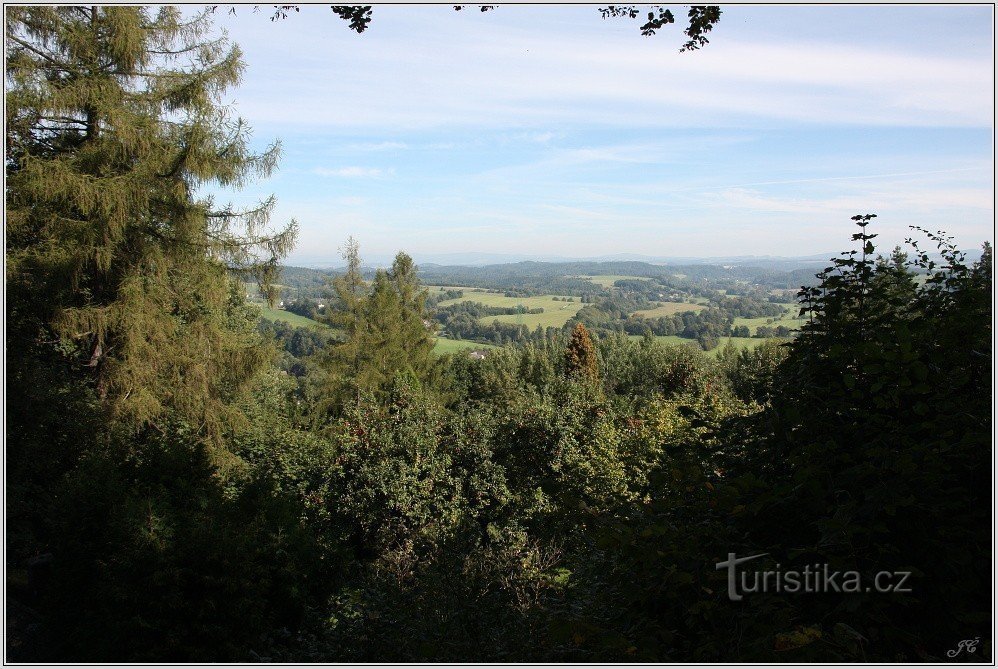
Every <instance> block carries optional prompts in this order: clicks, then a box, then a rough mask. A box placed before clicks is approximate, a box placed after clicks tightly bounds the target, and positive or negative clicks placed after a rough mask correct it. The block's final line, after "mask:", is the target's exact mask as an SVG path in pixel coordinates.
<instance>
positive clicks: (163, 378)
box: [5, 6, 297, 436]
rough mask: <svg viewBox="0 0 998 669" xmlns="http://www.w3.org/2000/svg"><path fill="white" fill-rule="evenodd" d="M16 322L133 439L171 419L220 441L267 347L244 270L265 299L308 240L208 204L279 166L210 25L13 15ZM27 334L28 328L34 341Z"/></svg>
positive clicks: (230, 49)
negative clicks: (240, 287) (233, 403)
mask: <svg viewBox="0 0 998 669" xmlns="http://www.w3.org/2000/svg"><path fill="white" fill-rule="evenodd" d="M5 18H6V31H5V42H6V58H7V66H6V78H7V82H6V83H7V106H6V122H7V133H6V142H7V161H6V176H7V192H6V214H7V238H6V241H7V270H8V271H7V288H8V298H9V299H8V314H7V315H8V318H11V319H12V320H14V321H15V322H18V323H20V324H22V330H21V332H22V335H23V336H24V337H25V339H26V340H30V343H28V344H26V346H27V347H28V348H31V347H35V350H37V348H38V347H47V348H48V350H49V351H50V352H51V351H52V350H57V351H58V352H59V355H60V356H61V357H62V359H63V360H64V361H65V362H66V363H68V365H69V366H70V368H71V369H72V370H73V372H72V373H73V374H76V375H81V376H83V377H84V378H86V379H87V381H88V382H89V383H91V384H92V385H93V388H94V389H95V391H96V393H97V396H98V397H99V398H100V404H101V405H102V406H103V407H105V408H106V409H107V410H108V412H109V414H110V415H111V416H113V417H114V418H115V419H117V420H118V421H120V422H121V423H123V424H127V425H132V426H141V425H148V424H155V423H156V421H157V420H159V419H160V418H161V417H162V416H163V415H164V414H166V413H168V412H169V413H172V415H174V416H176V417H179V418H181V419H183V420H185V421H187V422H188V423H189V424H190V425H192V426H193V427H194V428H195V429H196V430H197V431H198V433H199V434H202V435H208V434H210V435H215V436H217V435H218V434H219V433H220V431H221V430H223V429H224V428H225V426H226V425H227V424H229V423H230V419H232V418H234V417H235V416H234V414H233V411H232V410H231V409H229V408H228V404H227V403H226V401H225V397H226V394H227V393H228V392H230V391H232V390H233V389H236V388H238V387H240V386H241V385H242V384H244V383H245V382H246V381H247V380H248V379H249V378H251V377H252V376H253V375H254V374H255V372H256V371H257V370H258V369H259V368H260V365H261V364H262V363H263V362H264V361H265V359H266V349H264V348H263V347H261V346H260V345H259V342H258V341H257V339H256V337H255V336H254V334H253V329H252V320H251V318H250V317H249V316H248V315H247V314H246V313H245V312H244V311H241V309H240V308H241V300H239V299H238V295H237V292H238V291H237V289H236V286H235V285H234V283H233V280H232V278H231V273H232V271H233V270H235V271H241V272H253V273H255V274H256V276H257V278H258V279H259V280H260V282H261V285H263V286H266V285H268V283H269V279H270V278H271V277H272V276H273V274H274V272H275V271H276V270H277V260H278V259H279V258H281V257H282V256H283V255H285V254H286V253H287V252H288V251H289V250H290V249H291V248H292V245H293V243H294V240H295V237H296V231H297V229H296V225H295V223H294V222H293V221H292V222H291V223H290V224H289V225H288V226H286V227H284V228H283V229H281V230H278V231H272V230H271V229H270V228H269V227H268V223H269V215H270V213H271V211H272V209H273V206H274V200H273V198H270V199H268V200H266V201H264V202H262V203H261V204H260V205H259V206H258V207H256V208H253V209H251V210H236V209H234V208H233V207H232V206H231V205H227V206H216V204H215V202H214V200H213V198H212V197H211V196H209V195H204V194H203V193H204V192H205V191H206V190H208V189H211V188H219V189H224V188H238V187H241V186H243V185H244V184H246V183H247V182H249V181H250V180H251V179H253V178H255V177H261V176H266V175H268V174H269V173H270V172H271V171H272V170H273V169H274V167H275V165H276V161H277V159H278V154H279V146H278V145H277V144H274V145H272V146H271V147H269V148H268V149H267V150H265V151H264V152H262V153H259V154H257V153H254V152H253V151H251V149H250V146H249V132H250V131H249V128H248V127H247V126H246V125H245V124H244V123H243V121H242V120H241V119H237V118H232V117H231V116H230V114H229V113H228V110H227V109H226V108H225V107H224V106H223V105H222V104H221V102H220V95H221V94H222V93H223V92H224V91H225V90H226V89H227V88H229V87H230V86H233V85H234V84H236V83H237V82H238V81H239V79H240V75H241V72H242V70H243V62H242V60H241V54H240V51H239V49H238V48H237V47H235V46H232V45H230V44H229V42H228V41H227V40H226V39H225V37H224V36H223V37H212V36H211V34H210V30H211V23H210V21H209V20H208V17H207V14H200V15H198V16H195V17H193V18H185V17H184V16H182V14H181V13H180V11H179V10H178V9H176V8H171V7H163V8H160V9H157V10H153V9H149V8H144V7H80V6H72V7H42V6H31V7H8V8H7V9H6V16H5ZM24 324H29V325H28V326H24Z"/></svg>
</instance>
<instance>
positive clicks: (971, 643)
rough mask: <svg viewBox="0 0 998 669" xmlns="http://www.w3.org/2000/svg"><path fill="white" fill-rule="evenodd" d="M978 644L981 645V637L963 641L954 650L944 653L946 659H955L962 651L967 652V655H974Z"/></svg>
mask: <svg viewBox="0 0 998 669" xmlns="http://www.w3.org/2000/svg"><path fill="white" fill-rule="evenodd" d="M979 643H981V637H975V638H973V639H964V640H963V641H961V642H960V643H959V644H958V645H957V647H956V648H955V649H953V650H948V651H946V657H956V656H958V655H959V654H960V653H962V652H963V651H967V653H968V654H970V653H975V652H977V644H979Z"/></svg>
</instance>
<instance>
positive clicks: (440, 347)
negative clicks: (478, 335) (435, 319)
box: [433, 337, 496, 355]
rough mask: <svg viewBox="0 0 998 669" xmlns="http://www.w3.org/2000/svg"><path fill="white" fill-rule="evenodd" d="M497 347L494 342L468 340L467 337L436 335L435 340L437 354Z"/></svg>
mask: <svg viewBox="0 0 998 669" xmlns="http://www.w3.org/2000/svg"><path fill="white" fill-rule="evenodd" d="M492 348H496V347H495V346H493V345H492V344H480V343H478V342H476V341H467V340H465V339H448V338H446V337H436V338H435V339H434V340H433V352H434V353H436V354H437V355H445V354H447V353H460V352H461V351H470V350H478V351H484V350H487V349H492Z"/></svg>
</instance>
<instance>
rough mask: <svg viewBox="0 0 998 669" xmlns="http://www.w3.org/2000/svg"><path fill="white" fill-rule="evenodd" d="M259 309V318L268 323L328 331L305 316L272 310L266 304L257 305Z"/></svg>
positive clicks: (322, 325) (281, 310) (317, 322)
mask: <svg viewBox="0 0 998 669" xmlns="http://www.w3.org/2000/svg"><path fill="white" fill-rule="evenodd" d="M258 306H259V307H260V317H261V318H266V319H267V320H268V321H274V322H275V323H276V322H277V321H284V322H285V323H288V324H290V325H293V326H295V327H299V328H322V329H324V330H325V329H328V326H327V325H324V324H322V323H320V322H319V321H314V320H312V319H311V318H306V317H305V316H299V315H298V314H294V313H291V312H290V311H284V310H283V309H272V308H271V307H268V306H267V305H266V304H263V305H258Z"/></svg>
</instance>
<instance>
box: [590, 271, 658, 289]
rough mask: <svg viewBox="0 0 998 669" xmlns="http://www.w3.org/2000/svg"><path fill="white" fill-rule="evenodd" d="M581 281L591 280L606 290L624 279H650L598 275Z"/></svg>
mask: <svg viewBox="0 0 998 669" xmlns="http://www.w3.org/2000/svg"><path fill="white" fill-rule="evenodd" d="M579 278H580V279H589V280H590V281H592V282H593V283H595V284H597V285H600V286H603V287H604V288H612V287H613V284H614V283H615V282H617V281H621V280H623V279H635V280H638V281H647V280H648V279H649V278H650V277H647V276H627V275H624V274H597V275H595V276H580V277H579Z"/></svg>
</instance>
